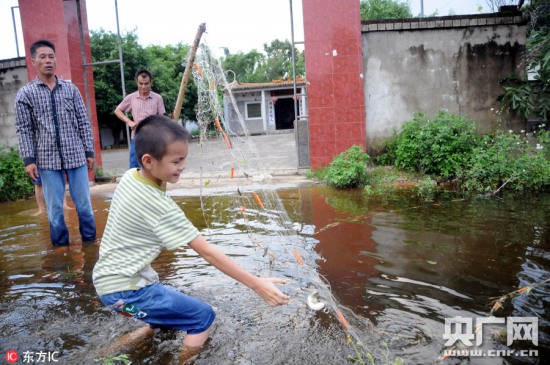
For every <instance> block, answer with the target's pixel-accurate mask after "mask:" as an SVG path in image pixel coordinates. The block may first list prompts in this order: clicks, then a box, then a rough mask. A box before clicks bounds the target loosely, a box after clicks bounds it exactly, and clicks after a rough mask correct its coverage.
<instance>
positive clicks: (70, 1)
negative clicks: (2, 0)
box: [19, 0, 103, 180]
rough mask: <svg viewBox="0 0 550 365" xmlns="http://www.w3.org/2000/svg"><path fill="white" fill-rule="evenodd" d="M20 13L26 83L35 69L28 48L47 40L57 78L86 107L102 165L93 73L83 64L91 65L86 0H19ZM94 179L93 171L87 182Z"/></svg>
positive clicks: (98, 159)
mask: <svg viewBox="0 0 550 365" xmlns="http://www.w3.org/2000/svg"><path fill="white" fill-rule="evenodd" d="M77 2H79V3H80V12H81V20H82V32H83V38H84V53H85V58H86V60H85V61H84V60H83V59H82V50H81V45H80V44H81V42H80V30H79V22H78V12H77ZM19 11H20V14H21V26H22V28H23V40H24V43H25V50H26V52H25V54H26V57H25V58H26V62H27V72H28V75H29V81H30V80H33V79H34V78H35V77H36V74H37V72H36V70H35V68H34V67H33V66H32V62H31V55H30V52H29V47H30V46H31V44H33V43H34V42H35V41H37V40H38V39H48V40H50V41H52V42H53V43H54V44H55V54H56V58H57V71H56V74H57V76H58V77H60V78H61V79H64V80H71V81H72V82H73V83H74V84H75V85H76V86H77V87H78V89H79V90H80V94H81V95H82V99H84V104H85V105H86V108H87V109H88V108H89V113H90V114H91V119H92V120H91V122H92V130H93V134H94V150H95V160H96V166H98V167H100V166H102V164H103V162H102V159H101V142H100V140H99V128H98V123H97V112H96V103H95V92H94V79H93V70H92V69H91V67H86V68H85V67H84V66H83V64H84V63H87V64H89V63H91V62H92V52H91V49H90V35H89V32H88V18H87V15H86V0H65V1H64V0H40V1H36V0H19ZM84 69H86V72H87V78H88V99H89V102H87V100H86V88H85V82H84ZM93 179H94V173H93V171H92V172H91V173H90V180H93Z"/></svg>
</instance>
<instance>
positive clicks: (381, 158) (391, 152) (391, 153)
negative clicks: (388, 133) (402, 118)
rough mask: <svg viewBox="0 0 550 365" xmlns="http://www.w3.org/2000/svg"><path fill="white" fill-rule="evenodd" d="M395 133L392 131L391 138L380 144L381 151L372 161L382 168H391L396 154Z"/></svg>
mask: <svg viewBox="0 0 550 365" xmlns="http://www.w3.org/2000/svg"><path fill="white" fill-rule="evenodd" d="M397 137H398V135H397V131H395V130H394V131H393V136H392V137H391V138H389V139H387V140H385V141H384V142H382V151H381V153H380V154H379V155H378V156H376V158H375V159H374V160H375V162H376V164H378V165H383V166H393V165H394V164H395V158H396V153H397Z"/></svg>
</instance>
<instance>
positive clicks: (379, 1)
mask: <svg viewBox="0 0 550 365" xmlns="http://www.w3.org/2000/svg"><path fill="white" fill-rule="evenodd" d="M359 6H360V10H361V20H378V19H404V18H412V17H413V16H412V12H411V7H410V6H409V3H408V2H403V1H400V0H361V2H360V4H359Z"/></svg>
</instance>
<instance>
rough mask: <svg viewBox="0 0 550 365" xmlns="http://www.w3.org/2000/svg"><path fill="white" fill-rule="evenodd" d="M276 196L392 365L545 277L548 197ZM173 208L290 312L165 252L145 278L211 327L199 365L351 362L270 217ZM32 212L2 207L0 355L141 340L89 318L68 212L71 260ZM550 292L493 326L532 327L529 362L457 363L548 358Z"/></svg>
mask: <svg viewBox="0 0 550 365" xmlns="http://www.w3.org/2000/svg"><path fill="white" fill-rule="evenodd" d="M278 194H279V196H280V197H281V198H282V201H283V203H284V207H285V209H286V213H288V219H289V222H288V224H289V225H290V226H292V227H294V229H295V230H296V231H297V232H298V235H299V236H298V241H296V242H293V244H297V245H299V246H298V248H299V249H300V253H301V255H302V258H303V260H304V262H306V263H307V264H309V266H311V267H315V268H316V270H317V271H318V272H319V273H320V274H321V275H323V277H325V278H326V279H327V280H328V282H329V284H330V286H331V290H332V294H333V295H334V296H335V298H336V299H337V300H338V302H339V304H340V305H342V306H346V307H349V308H351V309H352V310H353V312H354V313H355V314H356V315H358V316H359V319H363V321H365V322H368V321H371V322H373V323H375V324H376V329H375V330H373V333H372V334H371V337H373V338H376V336H377V334H380V333H383V334H384V335H383V336H382V335H380V336H381V338H382V337H383V338H384V340H386V341H387V343H388V346H389V351H390V352H391V355H392V356H400V357H403V358H404V359H405V363H411V364H425V363H437V358H438V356H440V355H441V353H442V351H443V350H444V349H445V347H444V342H445V341H444V340H443V338H442V335H443V333H444V331H445V328H444V321H445V318H450V317H455V316H463V317H470V318H476V317H488V315H489V308H488V307H487V304H488V303H489V302H490V300H491V298H493V297H499V296H502V295H504V294H506V293H509V292H512V291H514V290H516V289H517V288H519V287H523V286H526V285H531V284H533V283H537V282H542V281H544V280H547V279H548V278H549V277H550V275H549V267H550V250H549V247H550V246H549V243H550V242H549V241H550V233H549V232H550V227H549V225H550V222H549V220H548V217H550V194H541V195H538V196H521V197H518V196H516V197H513V198H512V197H503V198H493V199H469V200H463V199H460V197H441V198H440V199H437V200H434V201H429V202H426V201H424V200H422V199H420V198H417V197H416V196H414V195H410V194H404V193H403V194H399V195H396V196H392V197H385V198H384V199H376V198H372V197H368V196H365V195H364V194H363V192H361V191H359V190H358V191H353V192H350V191H337V190H332V189H328V188H324V187H309V188H299V189H285V190H281V191H279V192H278ZM175 200H176V201H177V203H178V204H179V205H180V206H182V208H183V209H184V210H185V212H186V215H187V216H188V217H189V218H190V219H191V220H192V221H193V223H194V224H195V225H196V226H197V227H199V229H201V230H202V231H203V233H204V234H205V235H207V236H208V238H209V239H210V240H211V241H212V242H213V243H214V244H217V245H219V246H220V247H221V248H222V249H223V250H224V251H225V252H226V253H228V254H229V255H230V256H232V257H233V258H234V259H235V260H237V261H238V262H239V264H241V265H242V266H244V267H245V268H247V269H248V270H250V271H252V272H254V273H256V274H260V275H277V276H286V277H288V278H289V279H290V282H289V284H288V285H287V287H285V288H283V289H284V290H286V291H287V292H289V293H290V294H291V295H292V296H293V300H292V301H291V304H290V305H289V306H287V307H284V308H276V309H271V308H266V307H265V306H264V305H263V304H262V302H261V300H258V298H256V296H255V295H254V294H253V293H252V292H251V291H250V290H248V289H246V288H243V287H242V286H240V285H236V284H235V282H234V281H232V280H231V279H228V278H227V277H225V276H223V275H221V274H220V273H219V272H217V271H216V270H213V269H212V268H211V267H210V266H209V265H208V264H206V263H205V262H204V260H202V259H201V258H200V257H198V256H197V255H196V254H195V253H194V252H193V251H192V250H188V251H185V252H176V253H173V252H163V253H162V254H161V255H160V256H159V258H158V259H157V261H155V263H154V265H153V266H154V267H155V269H156V270H157V271H158V272H159V275H160V277H161V278H162V279H163V280H164V281H165V282H166V283H168V284H169V285H172V286H174V287H176V288H178V289H180V290H183V291H186V292H189V293H191V294H192V295H195V296H198V297H199V298H201V299H203V300H205V301H207V302H209V303H211V304H212V305H213V306H214V307H215V308H216V310H217V312H218V319H217V321H216V323H217V325H216V327H215V329H214V333H213V335H212V339H211V341H210V343H209V346H208V347H207V348H206V350H205V351H204V352H203V354H201V356H200V357H199V359H197V361H196V363H197V364H212V363H216V364H244V363H253V364H264V363H265V364H298V363H300V364H316V363H330V364H340V363H348V362H349V360H348V358H347V356H348V355H354V350H353V349H352V348H350V346H349V345H348V344H347V343H346V338H345V336H344V334H345V331H344V330H343V328H342V326H341V325H340V323H339V322H338V320H337V319H336V317H335V316H334V313H330V312H329V313H323V312H312V311H310V310H308V309H307V307H306V306H305V301H304V298H305V296H306V295H307V294H308V293H309V292H310V290H311V289H312V287H310V286H309V285H310V281H309V280H308V278H307V276H308V272H307V271H305V269H304V268H300V267H299V266H298V265H296V261H295V260H294V258H293V256H292V253H291V252H289V250H288V246H285V245H284V244H283V243H282V242H278V241H281V239H284V241H285V242H286V241H287V240H289V239H291V238H292V237H290V235H289V233H288V232H289V228H288V226H287V225H286V223H285V227H276V226H277V224H278V223H277V221H276V220H275V219H274V214H276V212H274V211H272V212H268V213H266V214H263V215H262V216H261V217H260V218H258V220H257V221H254V222H250V220H251V219H252V218H253V217H252V216H249V217H248V218H247V219H248V220H249V221H246V220H245V218H243V216H242V214H240V212H239V207H240V206H239V204H236V203H235V201H234V200H233V198H232V197H231V196H219V197H216V198H213V199H212V200H211V201H210V202H209V203H208V204H202V205H201V202H200V200H199V198H198V197H184V198H175ZM109 203H110V196H96V197H94V199H93V201H92V204H93V208H94V212H95V217H96V221H97V227H98V237H101V235H102V232H103V228H104V226H105V221H106V217H107V211H108V208H109ZM33 209H34V206H33V202H32V201H22V202H16V203H9V204H2V205H1V212H0V222H1V223H0V248H1V249H0V298H1V299H0V304H1V306H0V314H1V316H0V333H2V336H1V337H0V349H4V350H7V349H8V348H10V349H14V350H16V351H18V352H19V353H22V352H24V351H59V352H61V358H62V359H63V361H65V363H77V362H81V363H86V364H87V363H94V359H97V358H100V357H101V356H102V351H103V350H104V348H105V347H106V346H108V344H109V343H110V342H112V341H114V340H116V338H117V336H120V335H121V334H123V333H125V332H128V331H130V330H132V329H134V328H137V327H139V326H140V324H139V323H136V322H133V321H129V320H127V319H125V318H123V317H122V316H116V315H114V314H113V313H112V312H110V311H108V310H106V309H105V308H103V305H102V304H101V303H100V302H99V300H98V298H97V295H96V293H95V290H94V288H93V285H92V278H91V274H92V268H93V265H94V264H95V262H96V260H97V253H98V247H97V245H85V244H82V243H81V242H80V241H79V240H78V238H79V233H78V218H77V216H76V212H74V211H70V212H68V214H67V223H68V227H69V231H70V235H71V245H70V246H69V247H63V248H54V247H52V246H51V245H50V243H49V234H48V224H47V219H45V217H34V216H32V211H33ZM255 230H257V231H261V232H260V233H258V232H252V231H255ZM273 232H276V233H273ZM252 233H257V235H256V237H258V239H259V240H260V241H261V242H262V243H265V242H268V243H270V245H271V246H270V250H272V251H273V252H275V253H276V255H277V260H279V261H277V262H276V264H275V265H273V266H270V262H269V260H270V258H269V255H264V252H263V250H262V249H260V248H259V247H257V245H256V244H255V243H254V242H253V241H251V236H252ZM281 237H282V238H281ZM549 292H550V286H549V285H548V284H546V285H539V286H536V287H535V288H534V289H533V291H532V292H531V293H530V295H528V296H518V297H515V298H513V299H512V300H510V301H509V302H507V305H506V306H505V307H504V308H503V309H502V310H501V311H499V312H497V316H499V317H510V316H517V317H522V316H523V317H533V316H536V317H538V318H539V347H538V350H539V357H538V358H534V357H531V358H526V357H524V358H521V357H499V358H498V359H495V358H488V357H486V358H471V359H470V362H471V363H475V364H485V363H487V364H490V363H495V361H498V362H499V363H506V364H516V363H518V364H519V363H522V364H531V363H537V361H539V360H540V361H539V363H543V362H542V361H543V359H546V358H548V357H547V356H550V354H549V346H550V338H549V334H550V319H549V316H548V313H547V312H548V311H547V308H548V307H549V301H550V299H549V298H550V296H549ZM493 327H495V328H493ZM493 327H490V328H488V329H487V331H486V333H487V339H486V341H484V344H483V349H485V350H490V349H506V348H507V347H506V344H505V343H503V342H502V341H501V340H499V339H498V338H497V337H498V336H497V335H498V328H496V326H493ZM181 339H182V337H181V334H178V333H174V332H172V333H168V334H159V335H158V336H156V337H155V339H154V340H153V342H152V343H150V344H148V346H146V347H145V348H142V349H140V350H138V351H137V353H134V354H132V360H133V361H134V362H135V363H151V364H152V363H155V364H170V363H171V362H172V361H173V357H172V354H173V353H175V352H176V351H177V348H178V347H179V344H180V342H181ZM504 342H505V341H504ZM516 342H517V343H516ZM516 342H515V343H514V344H513V346H512V348H514V349H531V348H533V347H532V346H531V344H530V342H528V341H516ZM380 346H383V345H380ZM460 361H461V360H460V359H447V360H445V362H444V363H449V364H451V363H460ZM378 363H380V361H378ZM382 363H383V361H382Z"/></svg>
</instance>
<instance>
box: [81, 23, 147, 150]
mask: <svg viewBox="0 0 550 365" xmlns="http://www.w3.org/2000/svg"><path fill="white" fill-rule="evenodd" d="M90 35H91V36H90V44H91V49H92V61H93V62H100V61H111V60H118V59H119V54H118V39H117V35H116V34H115V33H112V32H106V31H105V30H103V29H100V30H99V31H97V32H94V31H91V32H90ZM121 38H122V39H121V41H122V55H123V56H122V58H123V61H124V80H125V87H126V91H127V93H129V92H131V91H134V90H135V88H136V83H135V81H134V75H135V72H136V71H137V70H138V69H139V68H141V67H142V66H145V65H146V64H147V61H146V57H145V53H144V52H143V48H142V47H141V46H140V45H139V43H138V37H137V35H136V33H135V30H134V31H131V32H129V33H128V34H126V35H124V36H122V37H121ZM94 85H95V98H96V110H97V119H98V124H99V127H100V128H101V127H107V128H110V129H111V130H112V132H113V138H114V144H115V145H118V144H120V132H121V131H122V130H124V129H125V125H124V123H122V122H121V121H120V120H119V119H118V118H117V117H116V116H115V115H114V113H113V111H114V110H115V108H116V106H117V105H118V104H119V103H120V102H121V101H122V82H121V78H120V65H119V64H118V63H113V64H104V65H96V66H94Z"/></svg>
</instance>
